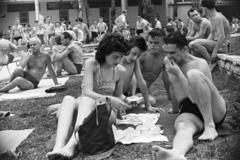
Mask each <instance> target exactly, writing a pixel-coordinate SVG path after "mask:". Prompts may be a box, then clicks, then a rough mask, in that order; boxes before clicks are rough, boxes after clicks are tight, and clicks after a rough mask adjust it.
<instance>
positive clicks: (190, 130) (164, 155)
mask: <svg viewBox="0 0 240 160" xmlns="http://www.w3.org/2000/svg"><path fill="white" fill-rule="evenodd" d="M174 127H175V130H176V134H175V136H174V139H173V148H172V149H170V150H167V149H164V148H161V147H157V146H154V147H153V149H154V150H155V151H156V152H157V153H156V159H157V160H170V159H171V160H172V159H177V160H186V158H185V154H186V153H187V152H188V150H189V149H191V148H192V146H193V136H194V134H196V133H198V132H200V131H201V130H202V129H203V123H202V122H201V120H200V119H199V118H198V117H196V116H195V115H193V114H191V113H183V114H181V115H179V116H178V118H177V119H176V121H175V124H174Z"/></svg>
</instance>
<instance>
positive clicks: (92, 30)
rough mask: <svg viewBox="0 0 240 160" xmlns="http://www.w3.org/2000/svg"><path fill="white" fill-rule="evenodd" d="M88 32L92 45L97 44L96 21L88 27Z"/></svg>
mask: <svg viewBox="0 0 240 160" xmlns="http://www.w3.org/2000/svg"><path fill="white" fill-rule="evenodd" d="M89 29H90V32H91V34H92V40H93V42H94V43H97V37H98V26H97V21H96V20H94V21H93V24H92V25H91V26H90V28H89Z"/></svg>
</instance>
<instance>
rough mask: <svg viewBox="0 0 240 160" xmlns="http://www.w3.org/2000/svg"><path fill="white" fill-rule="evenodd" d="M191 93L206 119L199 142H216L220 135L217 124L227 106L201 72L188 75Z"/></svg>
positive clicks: (193, 70) (192, 72)
mask: <svg viewBox="0 0 240 160" xmlns="http://www.w3.org/2000/svg"><path fill="white" fill-rule="evenodd" d="M187 78H188V83H189V91H190V93H191V95H192V98H193V101H194V103H196V104H197V106H198V107H199V110H200V112H201V114H202V116H203V119H204V132H203V134H202V135H201V136H200V137H199V140H214V139H215V138H217V136H218V133H217V131H216V128H215V123H217V122H219V121H220V120H222V118H223V117H224V115H225V114H226V105H225V101H224V100H223V98H222V97H221V96H220V94H219V93H218V91H217V89H216V87H215V86H214V85H213V83H212V82H211V81H210V80H209V79H208V78H207V77H206V76H205V75H204V74H203V73H202V72H201V71H199V70H197V69H192V70H190V71H188V73H187Z"/></svg>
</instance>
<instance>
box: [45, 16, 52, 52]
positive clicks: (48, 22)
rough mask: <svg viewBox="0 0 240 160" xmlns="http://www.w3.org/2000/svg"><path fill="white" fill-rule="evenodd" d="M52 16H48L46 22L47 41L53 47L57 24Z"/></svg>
mask: <svg viewBox="0 0 240 160" xmlns="http://www.w3.org/2000/svg"><path fill="white" fill-rule="evenodd" d="M51 19H52V18H51V17H50V16H47V17H46V24H45V26H44V27H45V29H46V34H47V41H46V44H47V45H49V46H50V48H52V46H53V42H54V37H53V36H54V34H55V26H54V24H52V23H51Z"/></svg>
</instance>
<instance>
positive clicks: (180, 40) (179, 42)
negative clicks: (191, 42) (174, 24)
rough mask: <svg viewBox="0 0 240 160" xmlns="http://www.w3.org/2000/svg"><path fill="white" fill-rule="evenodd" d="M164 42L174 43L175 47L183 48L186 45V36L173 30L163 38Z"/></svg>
mask: <svg viewBox="0 0 240 160" xmlns="http://www.w3.org/2000/svg"><path fill="white" fill-rule="evenodd" d="M164 43H165V44H176V46H177V48H179V49H183V48H184V47H185V46H187V45H188V43H187V39H186V37H185V36H184V35H183V34H182V33H181V32H179V31H174V32H172V33H170V34H169V35H167V36H166V37H165V39H164Z"/></svg>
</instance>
